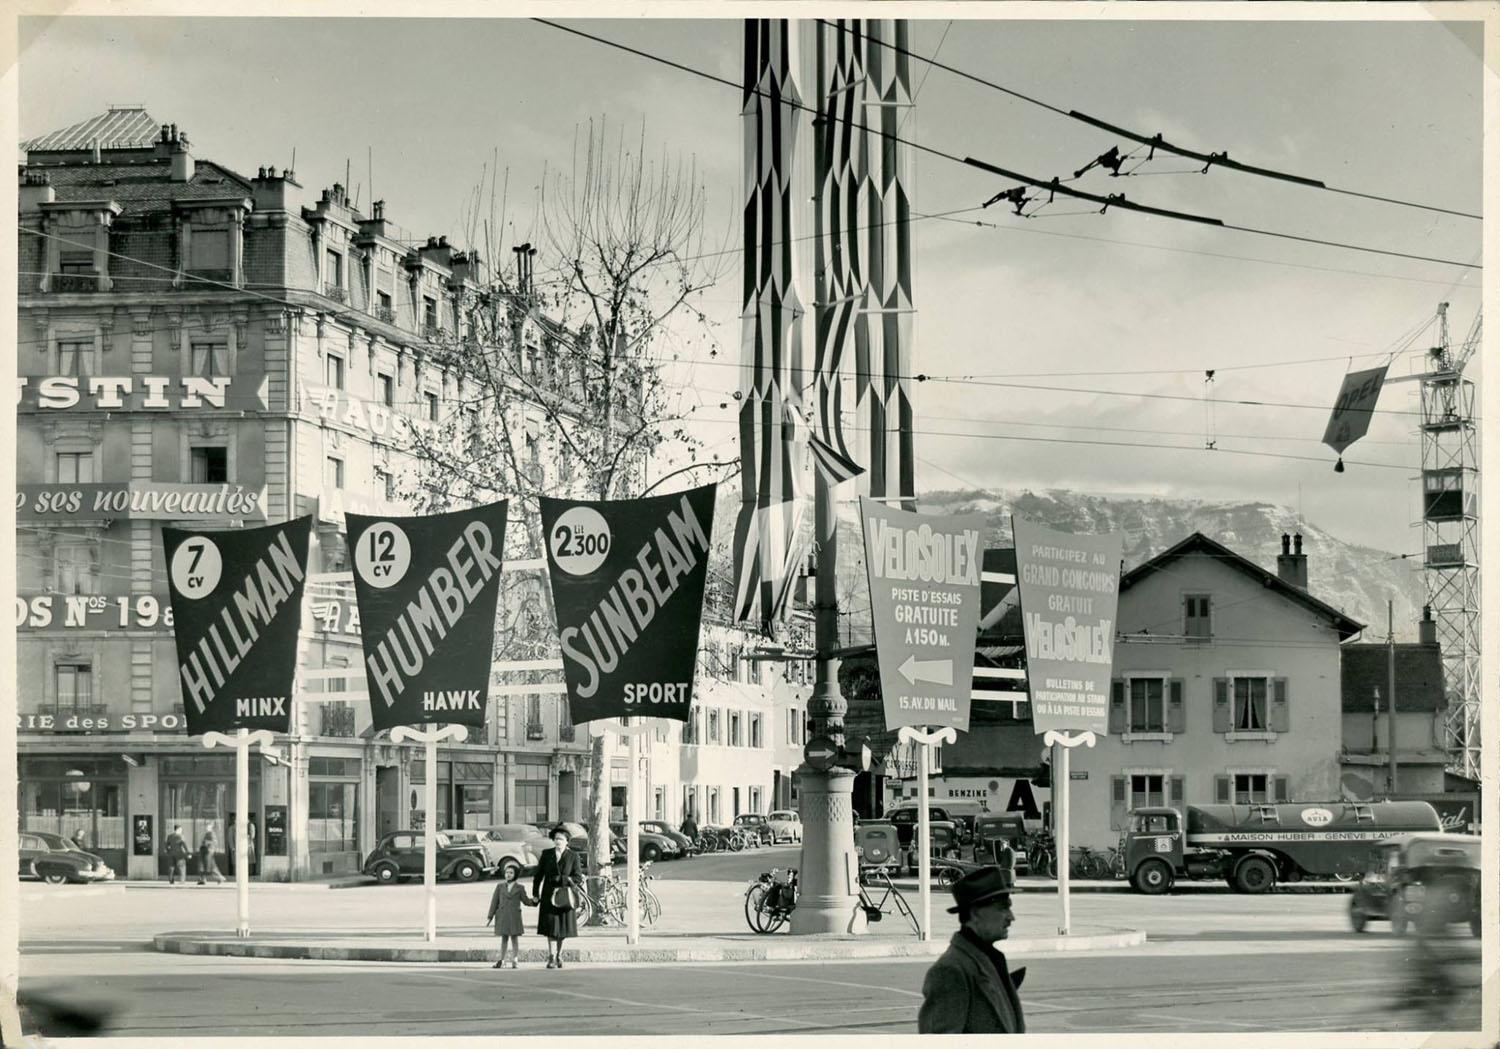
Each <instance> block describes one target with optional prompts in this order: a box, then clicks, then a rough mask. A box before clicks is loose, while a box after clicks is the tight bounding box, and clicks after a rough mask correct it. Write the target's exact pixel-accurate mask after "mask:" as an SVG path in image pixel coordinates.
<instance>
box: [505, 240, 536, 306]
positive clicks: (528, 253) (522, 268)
mask: <svg viewBox="0 0 1500 1049" xmlns="http://www.w3.org/2000/svg"><path fill="white" fill-rule="evenodd" d="M510 250H511V251H514V252H515V253H516V291H517V292H518V293H520V294H522V295H530V294H531V292H532V287H531V260H532V259H533V258H535V257H536V249H535V248H533V247H532V246H531V242H530V241H527V242H526V243H525V244H520V245H517V246H516V247H514V248H511V249H510Z"/></svg>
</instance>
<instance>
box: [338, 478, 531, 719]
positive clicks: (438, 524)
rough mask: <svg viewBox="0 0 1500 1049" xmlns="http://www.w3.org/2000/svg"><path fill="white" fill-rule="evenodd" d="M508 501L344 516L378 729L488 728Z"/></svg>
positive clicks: (371, 706) (372, 714) (372, 708)
mask: <svg viewBox="0 0 1500 1049" xmlns="http://www.w3.org/2000/svg"><path fill="white" fill-rule="evenodd" d="M507 507H508V503H506V502H503V501H502V502H498V503H490V504H489V505H487V506H479V507H475V508H474V509H472V510H456V511H454V512H453V513H447V514H433V515H432V516H430V517H364V516H362V515H360V514H347V515H346V516H345V520H346V521H347V523H348V527H349V550H350V552H351V554H352V555H353V557H352V558H351V560H352V561H353V562H354V597H355V600H356V601H357V602H358V605H359V619H360V639H361V642H362V644H363V647H364V656H365V679H366V680H367V681H368V682H369V687H370V717H371V720H372V721H373V722H374V726H375V729H376V730H377V731H379V730H380V729H388V728H395V727H396V726H397V725H424V724H453V725H476V726H477V725H483V724H484V712H485V703H486V701H487V700H488V699H489V682H490V659H491V656H492V655H493V653H494V648H495V604H496V601H497V600H498V598H499V594H500V556H501V552H502V551H503V550H504V549H505V518H506V511H507Z"/></svg>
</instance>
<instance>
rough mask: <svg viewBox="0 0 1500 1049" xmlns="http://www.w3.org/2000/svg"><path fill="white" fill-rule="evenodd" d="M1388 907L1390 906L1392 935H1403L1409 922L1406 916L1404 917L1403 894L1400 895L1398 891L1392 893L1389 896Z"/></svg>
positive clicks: (1404, 901)
mask: <svg viewBox="0 0 1500 1049" xmlns="http://www.w3.org/2000/svg"><path fill="white" fill-rule="evenodd" d="M1390 907H1391V935H1393V936H1405V935H1406V929H1407V925H1408V924H1409V922H1408V920H1407V917H1406V898H1405V896H1404V895H1402V894H1399V893H1398V894H1396V895H1393V896H1392V897H1391V902H1390Z"/></svg>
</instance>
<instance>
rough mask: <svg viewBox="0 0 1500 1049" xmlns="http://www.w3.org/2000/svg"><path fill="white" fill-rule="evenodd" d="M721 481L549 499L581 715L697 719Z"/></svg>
mask: <svg viewBox="0 0 1500 1049" xmlns="http://www.w3.org/2000/svg"><path fill="white" fill-rule="evenodd" d="M714 488H715V486H714V485H706V486H704V487H702V488H694V489H692V490H690V491H687V492H679V493H677V494H675V495H659V496H651V497H649V498H645V499H621V500H614V501H610V502H583V501H579V500H573V499H549V498H546V497H543V499H542V529H543V534H544V535H545V536H546V542H545V546H546V548H547V568H548V575H549V576H550V577H551V580H552V603H553V605H554V606H555V607H556V609H557V629H558V639H559V640H560V641H561V643H562V653H563V678H564V679H565V680H566V681H567V685H568V709H569V711H570V712H571V714H572V718H573V723H574V724H575V725H581V724H583V723H584V722H586V721H597V720H599V719H601V718H615V717H622V716H624V717H655V718H675V719H677V720H678V721H686V720H688V711H689V709H690V708H691V706H692V702H693V673H694V671H695V670H696V669H697V665H698V631H699V627H700V626H701V625H702V622H703V588H704V584H705V583H706V582H707V579H708V553H709V537H710V535H711V534H712V533H713V521H714Z"/></svg>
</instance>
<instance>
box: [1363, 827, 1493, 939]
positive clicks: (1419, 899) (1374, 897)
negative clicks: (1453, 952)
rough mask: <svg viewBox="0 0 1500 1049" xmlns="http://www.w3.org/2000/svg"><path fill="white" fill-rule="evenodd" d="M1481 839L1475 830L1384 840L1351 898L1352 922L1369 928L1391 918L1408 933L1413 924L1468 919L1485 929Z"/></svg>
mask: <svg viewBox="0 0 1500 1049" xmlns="http://www.w3.org/2000/svg"><path fill="white" fill-rule="evenodd" d="M1479 846H1480V839H1479V838H1477V837H1474V836H1473V835H1469V834H1402V835H1398V836H1397V837H1394V838H1387V839H1386V840H1385V841H1383V842H1381V843H1380V852H1379V857H1378V859H1377V860H1376V861H1375V862H1373V863H1371V865H1370V869H1369V870H1367V871H1366V872H1365V876H1364V878H1362V879H1361V880H1360V881H1359V882H1358V884H1356V885H1355V887H1354V892H1353V894H1352V895H1351V896H1350V898H1349V923H1350V924H1351V925H1353V926H1354V931H1355V932H1364V931H1365V926H1366V925H1367V924H1368V923H1369V922H1371V921H1389V922H1390V923H1391V932H1393V933H1395V934H1396V935H1397V936H1404V935H1405V934H1406V930H1407V927H1408V926H1409V925H1413V924H1417V923H1422V922H1425V923H1430V925H1431V926H1436V925H1443V926H1446V925H1450V924H1453V923H1455V922H1467V923H1468V926H1469V931H1470V932H1472V933H1473V934H1474V935H1475V936H1478V935H1479V934H1480V928H1481V920H1480V903H1479V881H1480V875H1481V871H1480V863H1479Z"/></svg>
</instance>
